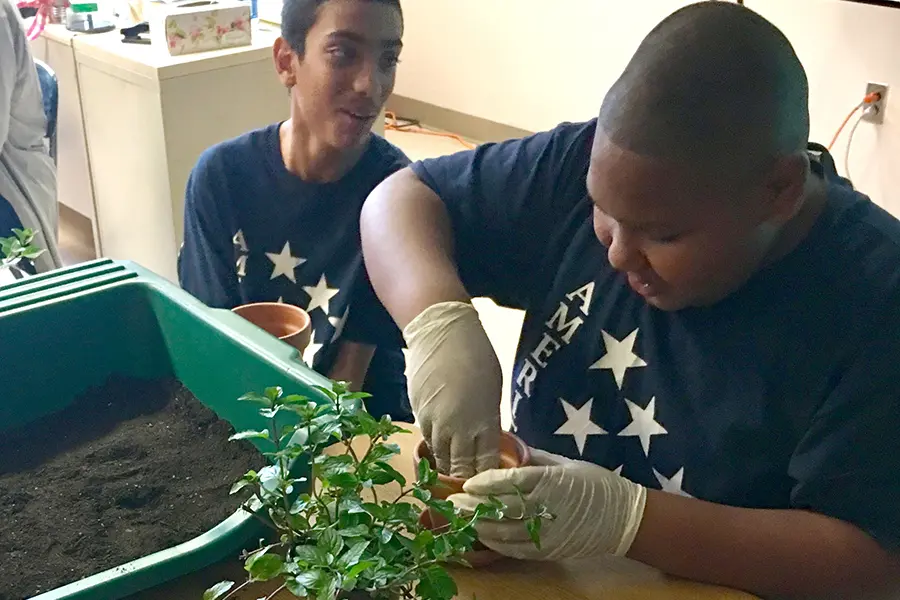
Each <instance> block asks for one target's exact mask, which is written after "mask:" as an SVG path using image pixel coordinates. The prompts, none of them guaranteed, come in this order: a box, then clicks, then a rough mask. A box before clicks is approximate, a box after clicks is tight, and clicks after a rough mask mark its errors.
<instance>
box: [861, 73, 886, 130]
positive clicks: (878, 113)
mask: <svg viewBox="0 0 900 600" xmlns="http://www.w3.org/2000/svg"><path fill="white" fill-rule="evenodd" d="M872 92H878V93H879V94H881V99H880V100H878V102H873V103H872V104H870V105H869V106H874V107H875V109H874V110H869V111H867V112H864V113H863V120H864V121H868V122H870V123H883V122H884V111H885V109H886V108H887V95H888V86H887V85H885V84H883V83H872V82H869V84H868V85H866V96H868V95H869V94H871V93H872Z"/></svg>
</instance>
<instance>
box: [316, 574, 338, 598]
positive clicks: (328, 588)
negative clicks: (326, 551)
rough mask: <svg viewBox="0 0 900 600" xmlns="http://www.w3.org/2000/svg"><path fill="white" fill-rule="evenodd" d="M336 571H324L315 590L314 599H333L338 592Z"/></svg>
mask: <svg viewBox="0 0 900 600" xmlns="http://www.w3.org/2000/svg"><path fill="white" fill-rule="evenodd" d="M338 577H339V576H338V575H337V574H336V573H325V574H323V576H322V580H321V582H320V585H319V590H318V592H316V600H335V599H336V598H337V594H338V588H339V587H340V585H339V579H338Z"/></svg>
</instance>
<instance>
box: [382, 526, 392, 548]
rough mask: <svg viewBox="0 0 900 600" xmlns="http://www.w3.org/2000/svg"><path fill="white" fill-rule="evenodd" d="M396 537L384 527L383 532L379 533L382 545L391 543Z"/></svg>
mask: <svg viewBox="0 0 900 600" xmlns="http://www.w3.org/2000/svg"><path fill="white" fill-rule="evenodd" d="M393 537H394V532H393V531H391V530H390V529H388V528H387V527H382V528H381V531H379V532H378V539H379V540H381V543H382V544H387V543H388V542H390V541H391V538H393Z"/></svg>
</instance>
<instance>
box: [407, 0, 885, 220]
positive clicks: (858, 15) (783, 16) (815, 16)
mask: <svg viewBox="0 0 900 600" xmlns="http://www.w3.org/2000/svg"><path fill="white" fill-rule="evenodd" d="M689 3H690V2H688V1H684V0H556V1H555V2H548V1H547V0H405V1H404V4H403V7H404V11H405V17H406V32H405V36H404V44H405V49H404V52H403V62H402V64H401V70H400V75H399V78H398V82H397V87H396V93H397V94H399V95H401V96H406V97H409V98H414V99H416V100H421V101H423V102H428V103H430V104H435V105H437V106H441V107H444V108H450V109H453V110H456V111H459V112H462V113H466V114H470V115H473V116H477V117H481V118H484V119H489V120H491V121H496V122H499V123H504V124H506V125H511V126H514V127H519V128H521V129H526V130H532V131H534V130H541V129H546V128H550V127H552V126H554V125H556V124H557V123H559V122H560V121H566V120H568V121H577V120H582V119H589V118H591V117H593V116H594V114H595V113H596V112H597V110H598V109H599V107H600V102H601V101H602V98H603V96H604V94H605V92H606V90H607V89H608V88H609V86H610V85H612V83H613V82H614V81H615V78H616V77H617V76H618V74H619V73H620V71H621V70H622V68H623V67H624V66H625V63H626V62H627V60H628V58H629V57H630V56H631V54H632V53H633V52H634V50H635V48H636V47H637V45H638V43H640V40H641V39H642V38H643V36H644V35H645V34H646V33H647V32H648V31H649V30H650V29H651V28H652V27H653V26H654V25H655V24H656V23H657V22H659V21H660V20H661V19H662V18H663V17H665V16H666V15H667V14H669V13H670V12H672V11H673V10H675V9H677V8H679V7H681V6H684V5H686V4H689ZM746 4H747V5H748V6H749V7H750V8H753V9H755V10H758V11H759V12H761V13H762V14H763V15H765V16H766V17H768V18H769V19H770V20H772V21H773V22H774V23H775V24H776V25H778V26H779V27H781V28H782V30H783V31H784V32H785V33H786V34H787V36H788V37H789V38H790V39H791V41H792V42H793V44H794V46H795V47H796V49H797V52H798V54H799V55H800V58H801V60H802V61H803V63H804V65H805V66H806V68H807V70H808V73H809V77H810V84H811V94H812V98H811V111H812V125H813V128H812V135H813V139H814V140H815V141H819V142H821V143H824V144H827V143H828V141H829V140H830V139H831V136H832V135H833V133H834V130H835V129H836V128H837V126H838V125H839V124H840V122H841V120H842V119H843V118H844V116H845V115H846V113H847V111H849V110H850V108H852V106H853V105H854V104H855V103H856V102H858V101H859V99H860V97H861V96H862V94H863V92H864V90H865V84H866V82H867V81H878V82H883V83H888V84H890V85H892V87H893V89H892V97H891V96H889V98H888V100H889V102H888V108H887V111H886V114H885V117H886V119H885V123H884V124H883V125H880V126H873V125H870V124H867V123H864V124H863V125H861V126H860V128H859V130H858V132H857V135H856V140H855V142H854V146H853V155H852V159H853V160H852V163H851V170H852V173H853V176H854V181H855V183H856V185H857V187H858V188H860V189H862V190H863V191H865V192H867V193H869V194H870V195H871V196H872V197H873V199H875V201H876V202H879V203H881V204H882V205H884V206H885V207H887V208H888V209H889V210H892V211H893V212H894V213H895V214H897V215H900V10H898V9H894V8H881V7H876V6H868V5H860V4H855V3H851V2H845V1H843V0H746ZM843 147H844V146H843V143H842V142H839V143H838V145H837V147H836V150H835V155H836V159H837V161H838V164H839V165H842V164H843ZM841 168H842V167H841Z"/></svg>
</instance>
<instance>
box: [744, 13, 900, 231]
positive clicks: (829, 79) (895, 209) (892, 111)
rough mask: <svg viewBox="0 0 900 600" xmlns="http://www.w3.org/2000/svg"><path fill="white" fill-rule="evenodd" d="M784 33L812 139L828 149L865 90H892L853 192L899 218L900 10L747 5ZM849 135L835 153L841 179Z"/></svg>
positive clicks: (863, 142)
mask: <svg viewBox="0 0 900 600" xmlns="http://www.w3.org/2000/svg"><path fill="white" fill-rule="evenodd" d="M745 3H746V5H747V6H749V7H750V8H752V9H754V10H756V11H758V12H760V13H761V14H762V15H763V16H765V17H767V18H768V19H769V20H771V21H772V22H773V23H775V24H776V25H778V27H780V28H781V30H782V31H784V33H785V34H786V35H787V36H788V38H789V39H790V40H791V42H792V43H793V45H794V48H795V49H796V50H797V54H798V55H799V56H800V60H802V61H803V65H804V66H805V67H806V71H807V76H808V77H809V82H810V113H811V116H812V138H813V139H814V140H816V141H818V142H821V143H823V144H826V145H827V144H828V142H829V141H831V138H832V136H833V135H834V132H835V130H836V129H837V127H838V126H839V125H840V124H841V121H842V120H843V119H844V117H845V116H846V114H847V112H848V111H849V110H850V109H851V108H852V107H853V105H854V104H855V103H857V102H859V100H860V97H861V96H863V95H864V93H865V89H866V83H867V82H869V81H875V82H878V83H887V84H889V85H890V86H891V90H890V92H889V94H888V103H887V109H886V111H885V113H884V117H885V120H884V123H883V124H881V125H873V124H870V123H865V122H864V123H862V124H861V125H860V127H859V129H858V130H857V133H856V136H855V137H854V141H853V152H852V153H851V161H850V171H851V174H852V175H853V180H854V184H855V185H856V187H857V188H859V189H860V190H861V191H863V192H865V193H867V194H869V195H870V196H871V197H872V199H873V200H875V201H876V202H878V203H879V204H881V205H882V206H884V207H885V208H886V209H888V210H889V211H891V212H892V213H894V214H895V215H897V216H900V9H898V8H886V7H880V6H869V5H864V4H857V3H854V2H845V1H843V0H746V2H745ZM846 141H847V137H846V132H845V133H844V134H843V137H842V138H841V139H839V140H838V143H837V144H836V145H835V148H834V152H833V153H834V155H835V160H836V161H837V163H838V169H839V170H840V171H843V164H844V152H845V148H846Z"/></svg>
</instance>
